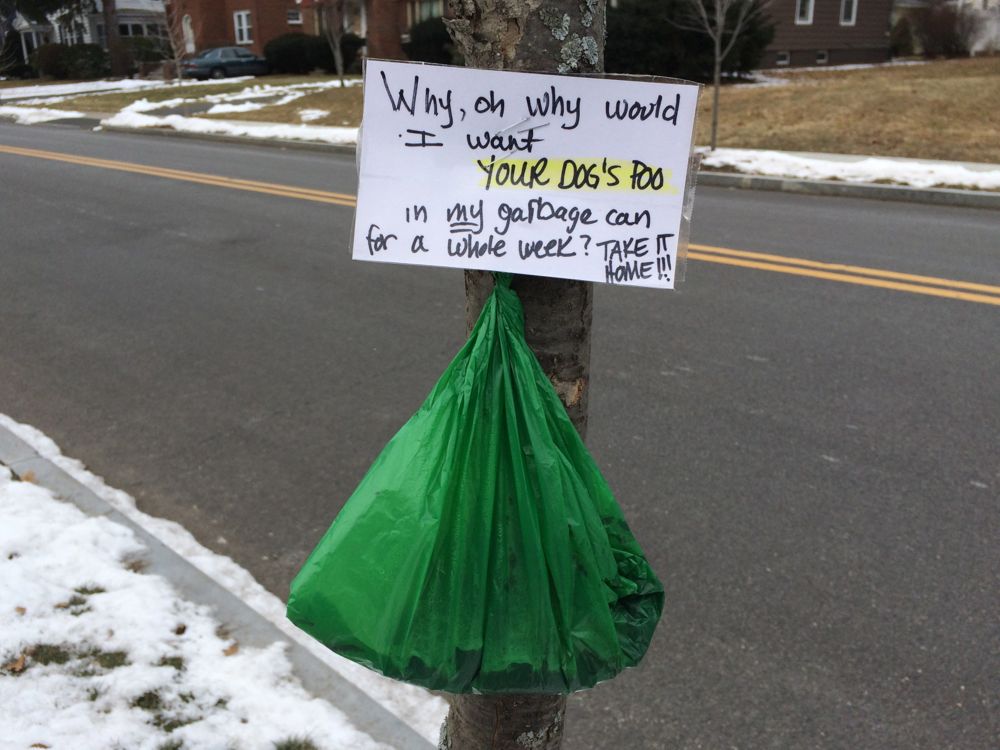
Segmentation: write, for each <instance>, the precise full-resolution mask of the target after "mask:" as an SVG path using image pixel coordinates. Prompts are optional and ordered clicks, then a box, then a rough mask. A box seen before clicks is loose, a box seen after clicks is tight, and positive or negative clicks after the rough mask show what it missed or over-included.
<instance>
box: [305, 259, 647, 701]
mask: <svg viewBox="0 0 1000 750" xmlns="http://www.w3.org/2000/svg"><path fill="white" fill-rule="evenodd" d="M496 278H497V284H496V288H495V290H494V292H493V294H492V295H491V296H490V298H489V300H488V301H487V303H486V306H485V307H484V309H483V312H482V315H481V316H480V318H479V320H478V322H477V323H476V326H475V328H474V330H473V332H472V334H471V336H470V337H469V340H468V342H467V343H466V344H465V346H464V347H463V348H462V350H461V351H460V352H459V353H458V356H456V357H455V359H454V361H452V363H451V364H450V365H449V367H448V369H447V370H446V371H445V373H444V375H443V376H442V377H441V379H440V381H438V383H437V385H436V386H435V388H434V390H433V391H431V393H430V395H429V396H428V398H427V400H426V401H425V402H424V404H423V406H422V407H421V408H420V410H419V411H418V412H417V413H416V414H415V415H414V416H413V417H412V418H411V419H410V420H409V421H408V422H407V423H406V424H405V425H404V426H403V428H402V429H401V430H400V431H399V432H398V433H397V434H396V436H395V437H394V438H393V439H392V440H391V441H390V442H389V444H388V445H386V447H385V449H384V450H383V451H382V453H381V455H379V457H378V458H377V459H376V460H375V463H374V464H373V465H372V467H371V468H370V469H369V471H368V473H367V475H366V476H365V477H364V479H362V481H361V484H360V485H359V486H358V488H357V490H355V492H354V494H353V495H352V496H351V498H350V499H349V500H348V501H347V504H346V505H345V506H344V508H343V510H342V511H341V512H340V514H339V515H338V516H337V518H336V519H335V520H334V522H333V525H332V526H331V527H330V529H329V530H328V531H327V533H326V535H325V536H324V537H323V538H322V540H321V541H320V542H319V544H318V545H317V546H316V549H315V550H313V552H312V554H311V555H310V556H309V558H308V560H307V561H306V563H305V564H304V566H303V567H302V570H301V571H300V572H299V573H298V575H297V576H296V578H295V580H294V581H293V582H292V586H291V593H290V596H289V599H288V617H289V618H290V619H291V620H292V621H293V622H294V623H295V624H296V625H297V626H299V627H300V628H302V629H303V630H305V631H306V632H307V633H309V634H310V635H312V636H313V637H314V638H316V639H317V640H319V641H321V642H322V643H323V644H325V645H326V646H327V647H328V648H330V649H332V650H333V651H336V652H337V653H339V654H341V655H343V656H345V657H347V658H349V659H352V660H353V661H356V662H358V663H360V664H363V665H365V666H367V667H370V668H371V669H374V670H376V671H378V672H381V673H382V674H384V675H387V676H389V677H394V678H396V679H399V680H403V681H406V682H411V683H415V684H418V685H423V686H425V687H428V688H432V689H437V690H444V691H448V692H453V693H468V692H476V693H510V692H517V693H524V692H546V693H567V692H572V691H575V690H580V689H583V688H587V687H591V686H593V685H594V684H596V683H597V682H599V681H601V680H605V679H608V678H610V677H613V676H614V675H615V674H617V673H618V672H620V671H621V670H622V669H624V668H625V667H629V666H633V665H635V664H636V663H637V662H638V661H639V660H640V659H641V658H642V655H643V654H644V653H645V651H646V648H647V647H648V645H649V641H650V638H652V635H653V631H654V629H655V628H656V623H657V621H658V620H659V617H660V610H661V608H662V605H663V588H662V586H661V584H660V582H659V581H658V580H657V578H656V576H655V574H654V573H653V571H652V570H651V569H650V567H649V564H648V563H647V562H646V559H645V557H644V556H643V553H642V550H641V549H640V548H639V545H638V544H637V543H636V541H635V539H634V538H633V536H632V533H631V532H630V531H629V528H628V525H627V524H626V523H625V519H624V518H623V516H622V513H621V509H620V508H619V507H618V504H617V503H616V502H615V499H614V497H613V496H612V494H611V490H610V489H609V487H608V485H607V483H606V482H605V481H604V478H603V477H602V476H601V474H600V471H599V470H598V468H597V466H596V465H595V463H594V461H593V459H592V458H591V457H590V454H589V453H588V452H587V449H586V447H585V446H584V444H583V441H582V440H581V439H580V437H579V435H578V434H577V432H576V430H575V429H574V427H573V425H572V423H571V422H570V420H569V417H568V416H567V414H566V411H565V409H564V407H563V405H562V403H561V402H560V401H559V397H558V396H557V395H556V393H555V390H554V389H553V387H552V385H551V383H549V381H548V379H547V378H546V376H545V374H544V372H543V371H542V369H541V367H540V366H539V364H538V361H537V360H536V359H535V357H534V355H533V354H532V352H531V350H530V349H529V348H528V345H527V343H526V342H525V340H524V318H523V313H522V309H521V304H520V301H519V300H518V298H517V295H516V294H515V293H514V291H513V290H511V289H510V288H509V285H510V277H509V276H508V275H506V274H496Z"/></svg>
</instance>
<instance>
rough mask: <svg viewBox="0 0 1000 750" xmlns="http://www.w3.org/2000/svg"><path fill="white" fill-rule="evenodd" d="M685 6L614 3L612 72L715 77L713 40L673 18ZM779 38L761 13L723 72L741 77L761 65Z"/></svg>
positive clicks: (681, 2) (670, 1)
mask: <svg viewBox="0 0 1000 750" xmlns="http://www.w3.org/2000/svg"><path fill="white" fill-rule="evenodd" d="M684 6H685V0H623V2H621V3H620V4H619V6H618V7H617V8H608V41H607V47H606V49H605V68H606V69H607V71H608V72H609V73H633V74H649V75H663V76H674V77H677V78H688V79H691V80H695V81H709V80H711V78H712V67H713V52H712V42H711V40H710V39H709V38H708V36H707V35H706V34H700V33H698V32H694V31H686V30H682V29H678V28H677V27H676V26H674V25H673V24H671V22H670V21H671V19H674V18H679V17H681V15H682V14H683V9H684ZM732 10H733V11H736V10H738V9H737V8H733V9H732ZM773 37H774V25H773V23H772V22H771V21H770V19H768V18H767V17H766V16H763V17H762V16H759V15H758V16H756V17H755V20H754V21H753V22H751V23H750V24H749V25H748V26H747V27H746V28H745V29H744V31H743V33H742V34H741V35H740V38H739V39H738V40H737V41H736V44H735V45H734V47H733V49H732V50H731V51H730V53H729V55H727V56H726V59H725V60H723V61H722V71H723V73H725V74H727V75H737V76H741V75H746V74H748V73H749V72H750V71H751V70H754V69H755V68H757V67H758V66H759V65H760V61H761V59H762V58H763V56H764V50H765V49H766V48H767V45H768V44H770V42H771V39H772V38H773Z"/></svg>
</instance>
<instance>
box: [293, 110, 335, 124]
mask: <svg viewBox="0 0 1000 750" xmlns="http://www.w3.org/2000/svg"><path fill="white" fill-rule="evenodd" d="M328 114H330V110H328V109H300V110H299V119H300V120H302V122H312V121H313V120H322V119H323V118H324V117H326V116H327V115H328Z"/></svg>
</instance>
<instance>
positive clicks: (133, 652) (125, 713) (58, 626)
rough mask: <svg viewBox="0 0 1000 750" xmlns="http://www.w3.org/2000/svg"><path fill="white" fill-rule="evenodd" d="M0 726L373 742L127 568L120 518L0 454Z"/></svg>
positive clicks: (372, 745) (144, 741) (45, 743)
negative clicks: (15, 471)
mask: <svg viewBox="0 0 1000 750" xmlns="http://www.w3.org/2000/svg"><path fill="white" fill-rule="evenodd" d="M0 515H2V517H3V519H4V522H3V524H2V525H0V565H2V566H3V567H2V571H3V575H0V633H2V638H0V727H2V734H3V738H4V742H5V743H9V744H6V745H5V746H7V747H24V748H27V747H52V748H73V749H74V750H86V749H87V748H94V749H95V750H98V749H106V748H112V747H128V748H137V749H138V750H145V749H148V750H155V749H157V748H162V747H163V746H164V744H165V743H168V742H169V741H173V742H174V743H175V745H176V743H183V747H186V748H195V749H196V748H205V749H206V750H207V749H208V748H222V747H227V746H236V747H240V748H248V750H253V749H255V748H259V749H260V750H265V748H266V749H267V750H270V749H271V748H273V747H274V744H275V743H278V742H281V741H282V740H285V739H287V738H289V737H292V736H295V735H299V734H303V733H304V734H306V735H308V736H309V737H310V738H311V739H312V740H313V742H314V743H316V745H317V747H321V748H328V749H329V750H339V749H341V748H345V749H346V748H352V749H354V748H356V749H357V750H377V748H382V747H384V746H383V745H381V744H379V743H377V742H375V741H374V740H373V739H372V738H371V737H369V736H368V735H366V734H364V733H363V732H360V731H359V730H357V729H356V728H354V727H353V726H352V725H351V724H350V722H349V721H348V719H347V718H346V717H345V716H344V715H343V714H342V713H341V712H340V711H338V710H337V709H335V708H334V707H332V706H331V705H330V704H329V703H327V702H325V701H322V700H319V699H317V698H314V697H312V696H311V695H309V694H308V693H307V692H306V691H305V690H303V689H302V687H301V686H300V685H299V683H298V682H297V680H295V679H294V678H293V676H292V673H291V666H290V664H289V662H288V660H287V659H286V658H285V655H284V649H283V647H282V645H281V644H274V645H272V646H270V647H268V648H266V649H240V648H239V644H238V643H237V642H235V641H232V640H230V639H228V638H227V637H226V636H225V634H224V632H222V631H220V628H219V624H218V623H217V622H216V621H215V620H214V619H213V618H212V616H211V612H210V610H209V608H207V607H204V606H200V605H195V604H192V603H191V602H188V601H186V600H184V599H182V598H180V597H179V596H178V595H177V594H176V593H175V592H174V590H173V588H172V587H171V586H170V584H169V583H168V582H167V581H166V580H164V579H163V578H161V577H159V576H154V575H148V574H145V573H142V572H141V571H140V570H136V569H135V567H136V566H135V565H133V564H131V561H135V560H139V559H141V557H142V554H143V551H144V547H143V546H142V544H141V543H139V542H138V541H137V540H136V538H135V536H134V534H133V533H132V531H131V529H128V528H126V527H124V526H121V525H119V524H116V523H114V522H112V521H109V520H108V519H106V518H103V517H88V516H86V515H84V514H83V513H82V512H81V511H80V510H79V509H77V508H76V507H75V506H73V505H70V504H69V503H66V502H62V501H59V500H57V499H55V498H54V497H53V496H52V494H51V493H50V492H49V491H48V490H46V489H44V488H42V487H38V486H36V485H34V484H32V483H30V482H28V481H18V480H17V479H16V478H15V477H14V476H13V475H12V473H11V472H10V470H9V469H8V468H7V467H6V466H2V465H0Z"/></svg>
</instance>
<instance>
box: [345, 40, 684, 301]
mask: <svg viewBox="0 0 1000 750" xmlns="http://www.w3.org/2000/svg"><path fill="white" fill-rule="evenodd" d="M364 87H365V99H364V115H363V122H362V136H361V143H360V149H361V153H360V184H359V187H358V208H357V214H356V218H355V228H354V252H353V254H354V258H355V259H356V260H369V261H379V262H386V263H412V264H417V265H428V266H451V267H458V268H471V269H480V270H492V271H509V272H512V273H523V274H531V275H535V276H553V277H558V278H567V279H582V280H586V281H600V282H608V283H613V284H629V285H633V286H649V287H659V288H663V289H672V288H673V286H674V280H675V278H676V269H677V249H678V238H679V237H680V236H681V235H682V221H683V217H682V210H683V206H684V197H685V192H686V189H687V188H688V185H686V184H685V183H686V180H687V179H688V165H689V161H690V154H691V138H692V131H693V129H694V118H695V107H696V105H697V98H698V87H697V86H695V85H686V84H673V83H653V82H639V81H620V80H610V79H599V78H575V77H569V76H554V75H542V74H535V73H512V72H501V71H488V70H473V69H468V68H453V67H445V66H436V65H419V64H414V63H399V62H387V61H382V60H369V61H368V63H367V66H366V68H365V82H364Z"/></svg>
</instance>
